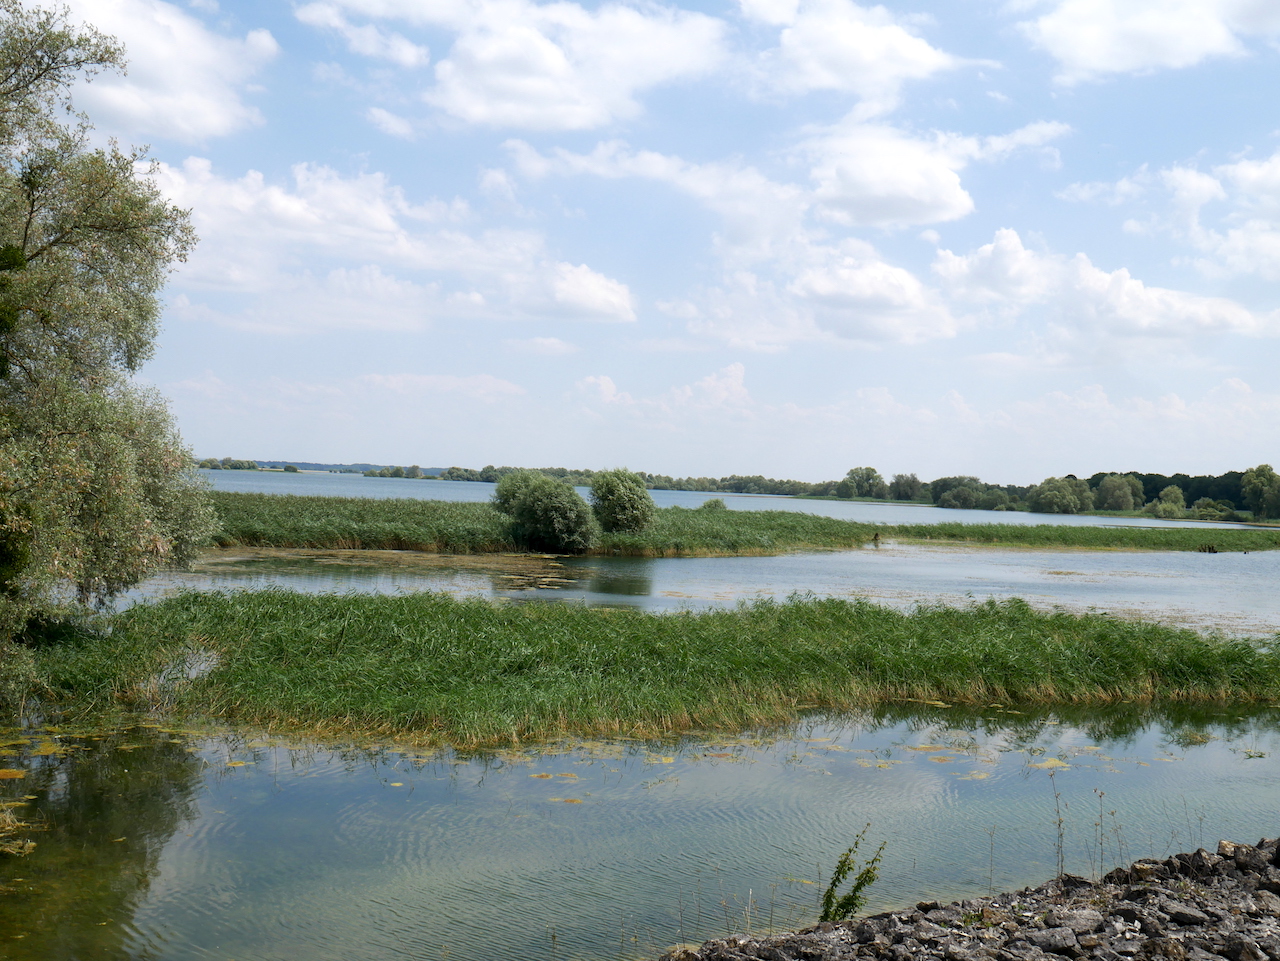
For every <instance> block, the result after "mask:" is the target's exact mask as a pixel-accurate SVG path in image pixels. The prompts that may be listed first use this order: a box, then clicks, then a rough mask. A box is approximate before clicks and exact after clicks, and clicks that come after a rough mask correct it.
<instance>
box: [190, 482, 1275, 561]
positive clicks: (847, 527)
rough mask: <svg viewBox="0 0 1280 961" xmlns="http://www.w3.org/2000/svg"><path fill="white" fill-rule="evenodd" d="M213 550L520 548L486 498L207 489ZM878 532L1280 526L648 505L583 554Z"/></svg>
mask: <svg viewBox="0 0 1280 961" xmlns="http://www.w3.org/2000/svg"><path fill="white" fill-rule="evenodd" d="M212 497H213V503H214V506H215V508H216V509H217V512H218V517H219V528H218V531H217V533H216V534H215V535H214V542H215V543H216V544H218V545H219V546H221V547H235V546H244V547H283V548H313V549H321V550H323V549H334V550H360V549H367V550H412V551H431V552H438V553H447V554H483V553H495V552H496V553H502V552H509V551H518V550H520V547H519V545H518V544H517V542H516V540H515V538H514V536H513V533H512V530H511V521H510V518H508V517H506V516H505V515H503V514H501V513H499V512H498V511H496V510H495V509H494V508H493V506H492V505H490V504H487V503H477V504H468V503H456V502H452V501H423V500H414V499H401V500H376V499H372V498H355V497H298V496H295V495H279V494H240V493H229V492H225V491H215V492H213V494H212ZM876 533H879V534H880V536H881V537H882V538H899V539H907V540H916V541H943V542H955V543H971V544H990V545H999V546H1020V547H1049V548H1057V547H1082V548H1093V549H1125V550H1135V549H1142V550H1170V551H1196V550H1206V549H1208V548H1212V549H1214V550H1217V551H1255V550H1256V551H1260V550H1273V549H1275V548H1277V547H1280V530H1276V529H1262V530H1231V529H1226V528H1203V527H1189V528H1167V527H1166V528H1137V527H1077V526H1065V525H1051V524H1043V525H1036V526H1025V525H1015V524H953V523H940V524H898V525H874V524H860V523H854V522H852V521H844V520H839V519H837V518H833V517H822V516H819V515H817V514H803V513H799V512H796V511H705V510H688V509H685V508H681V507H666V508H661V509H659V510H657V511H656V512H655V514H654V521H653V524H652V525H651V526H650V527H649V529H648V530H646V531H643V532H642V533H639V534H602V535H601V536H600V537H599V539H598V540H597V542H596V546H595V547H594V548H593V549H592V551H591V553H594V554H606V555H621V556H632V557H691V556H708V555H720V554H735V555H736V554H781V553H785V552H787V551H796V550H840V549H847V548H852V547H859V546H861V545H864V544H866V543H868V542H870V541H871V539H872V538H873V537H874V536H875V534H876Z"/></svg>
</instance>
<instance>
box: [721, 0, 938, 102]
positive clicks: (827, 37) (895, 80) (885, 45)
mask: <svg viewBox="0 0 1280 961" xmlns="http://www.w3.org/2000/svg"><path fill="white" fill-rule="evenodd" d="M741 7H742V12H743V14H744V15H745V16H747V17H748V18H750V19H754V20H759V21H762V22H764V23H768V24H775V25H778V26H781V27H782V28H783V29H782V30H781V32H780V34H779V37H778V46H777V47H776V48H775V49H773V50H770V51H767V52H766V53H764V54H763V55H762V56H761V58H760V62H759V69H760V71H761V74H762V79H764V80H765V82H766V83H767V84H768V89H769V92H770V93H775V94H776V93H793V94H799V93H808V92H811V91H815V90H836V91H840V92H845V93H852V94H854V95H855V96H857V97H858V98H859V99H860V100H861V104H860V105H859V107H858V110H857V113H858V116H859V117H860V118H863V119H865V118H867V117H871V116H876V115H878V114H883V113H886V112H888V111H890V110H892V109H893V108H894V107H896V106H897V104H898V100H899V95H900V90H901V88H902V85H903V84H904V83H905V82H906V81H909V80H924V79H926V78H928V77H931V76H933V75H934V74H937V73H940V72H941V71H944V70H949V69H952V68H954V67H956V66H957V65H959V63H960V62H961V61H959V60H958V59H957V58H955V57H953V56H951V55H950V54H948V53H944V52H943V51H941V50H938V49H937V48H935V47H933V46H931V45H930V44H929V43H928V42H927V41H925V40H923V39H922V38H920V37H918V36H916V35H915V34H914V33H913V32H911V30H910V29H909V28H908V26H907V25H905V24H904V23H903V22H902V21H901V20H900V19H898V18H896V17H895V16H894V15H893V14H891V13H890V12H889V11H887V10H886V9H885V8H884V7H882V6H875V7H863V6H860V5H858V4H856V3H853V2H851V0H803V2H765V0H744V2H742V4H741Z"/></svg>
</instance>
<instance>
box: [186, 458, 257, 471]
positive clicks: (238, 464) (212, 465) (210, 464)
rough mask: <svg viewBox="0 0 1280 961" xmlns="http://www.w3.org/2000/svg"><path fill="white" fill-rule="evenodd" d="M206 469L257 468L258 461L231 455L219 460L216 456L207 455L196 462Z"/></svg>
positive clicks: (198, 465)
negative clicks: (239, 458)
mask: <svg viewBox="0 0 1280 961" xmlns="http://www.w3.org/2000/svg"><path fill="white" fill-rule="evenodd" d="M196 466H197V467H202V468H204V469H205V470H257V469H258V462H257V461H252V460H235V459H234V458H231V457H224V458H222V460H218V459H217V458H216V457H206V458H205V459H204V460H202V461H200V462H199V463H198V464H196Z"/></svg>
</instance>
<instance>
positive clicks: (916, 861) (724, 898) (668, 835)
mask: <svg viewBox="0 0 1280 961" xmlns="http://www.w3.org/2000/svg"><path fill="white" fill-rule="evenodd" d="M0 754H3V755H4V756H3V758H0V764H2V765H3V768H0V771H2V772H3V773H0V797H2V798H3V799H4V800H3V802H2V803H3V804H4V805H5V806H6V809H8V810H10V811H12V812H15V813H16V814H18V815H19V816H21V817H23V818H25V819H27V820H28V821H29V822H31V823H33V824H35V825H36V826H37V827H40V828H42V830H35V831H32V832H30V834H29V837H30V838H31V839H32V840H34V841H35V842H36V847H35V849H34V850H33V851H32V853H31V854H29V855H28V856H26V857H24V858H0V891H3V897H2V898H0V956H2V957H5V958H10V959H14V961H26V959H31V961H36V959H40V961H49V959H90V958H92V959H102V961H114V959H148V961H186V959H219V961H226V959H262V961H268V959H272V961H274V959H280V961H284V959H289V961H293V959H297V958H306V959H310V961H324V959H343V961H346V959H351V958H361V959H371V961H378V959H402V958H430V959H455V961H463V959H466V961H471V959H476V961H479V959H500V961H516V959H520V961H528V959H538V958H545V959H548V961H550V959H576V958H583V959H588V958H590V959H613V958H641V957H656V956H657V955H658V954H659V953H661V952H662V951H663V950H665V949H666V948H668V947H669V946H671V945H672V944H675V943H678V942H697V941H700V940H702V939H705V938H710V937H723V936H725V935H726V934H729V933H741V932H754V933H760V932H763V931H766V930H769V929H770V928H773V929H780V930H785V929H790V928H794V927H796V926H800V925H803V924H805V923H810V922H812V921H813V920H814V918H815V915H816V905H817V901H818V898H819V897H820V896H821V893H822V890H823V887H824V885H825V881H826V878H827V877H828V876H829V873H830V870H831V868H832V866H833V864H834V861H835V859H836V857H838V855H839V854H840V853H841V852H842V851H843V850H844V849H845V848H846V847H847V846H848V845H849V844H850V843H851V841H852V839H853V837H854V835H856V834H857V833H858V832H859V831H860V830H862V829H863V828H864V826H867V825H870V827H869V828H868V833H867V842H866V844H867V845H868V846H869V849H864V850H863V852H862V853H863V854H864V856H869V855H870V854H872V853H874V850H875V847H876V846H878V845H879V843H880V842H884V844H885V850H884V861H883V864H882V871H881V880H880V881H879V882H878V883H877V884H876V885H875V886H874V887H873V888H872V890H871V895H872V903H871V905H870V906H869V907H870V909H873V910H874V909H886V908H890V907H898V906H902V905H908V904H911V903H914V902H915V901H917V900H919V899H923V898H940V899H943V900H951V899H953V898H963V897H972V896H980V895H983V894H986V893H988V892H989V891H992V890H996V891H999V890H1010V889H1016V888H1018V887H1021V886H1024V885H1028V884H1033V883H1038V882H1039V881H1042V880H1045V879H1047V878H1049V877H1051V876H1052V875H1053V873H1054V871H1055V870H1056V864H1057V860H1058V856H1059V853H1061V856H1062V859H1063V861H1064V863H1065V865H1066V867H1067V869H1068V870H1070V871H1073V872H1075V873H1079V874H1083V875H1096V874H1098V873H1099V872H1101V871H1103V870H1105V869H1106V868H1108V867H1110V866H1113V865H1114V864H1117V863H1120V862H1122V861H1123V862H1125V863H1128V862H1129V861H1131V860H1133V859H1134V858H1136V857H1138V856H1144V855H1168V854H1170V853H1176V852H1178V851H1182V850H1192V849H1194V848H1195V847H1197V846H1201V845H1205V846H1209V847H1212V846H1213V844H1214V843H1215V841H1216V840H1217V839H1218V837H1219V836H1223V837H1228V838H1232V839H1240V840H1246V841H1250V842H1253V841H1256V840H1257V839H1258V838H1259V837H1261V836H1264V835H1265V836H1274V835H1275V833H1276V830H1277V827H1278V825H1277V823H1276V820H1275V783H1276V779H1277V776H1278V775H1280V712H1277V711H1276V710H1275V709H1272V710H1271V711H1269V712H1264V713H1261V714H1254V715H1252V716H1249V715H1232V716H1225V715H1223V714H1222V713H1220V712H1219V713H1217V714H1215V713H1213V712H1209V713H1202V714H1193V713H1186V714H1181V715H1172V716H1169V715H1166V716H1164V717H1160V718H1152V717H1145V716H1143V715H1141V714H1140V713H1136V712H1134V711H1133V710H1128V711H1126V709H1124V708H1120V709H1118V710H1116V711H1110V712H1099V711H1094V712H1092V713H1091V714H1089V715H1088V716H1079V715H1075V716H1073V715H1041V716H1034V715H1031V714H1023V713H1019V712H1017V711H1013V710H1010V709H1008V708H1006V707H1003V706H1000V705H991V706H988V707H986V708H983V709H981V710H979V711H978V712H976V713H960V709H958V708H945V707H928V706H923V705H921V706H918V707H916V708H914V709H911V710H909V711H906V712H902V711H900V712H898V713H897V714H882V715H880V716H871V715H868V716H858V717H847V718H815V719H812V720H811V721H809V722H806V723H803V724H801V725H799V726H797V727H795V728H793V729H791V730H788V731H781V732H751V733H747V734H743V735H740V736H731V737H710V738H692V737H691V738H684V739H681V740H678V741H671V742H638V741H628V740H615V741H597V742H573V743H567V744H562V745H553V746H548V747H545V748H542V749H537V750H511V751H505V752H496V753H491V754H483V755H473V756H460V755H456V754H452V753H448V752H445V753H438V754H436V753H420V752H415V751H413V750H409V749H398V748H396V747H394V746H387V745H382V746H359V745H354V746H345V747H339V746H333V745H307V744H301V743H296V742H293V743H291V742H287V741H280V740H276V739H272V738H269V737H255V736H254V735H253V734H252V733H251V732H244V731H228V730H220V729H208V730H178V729H170V728H166V727H163V726H161V725H159V724H151V725H144V726H139V727H134V728H131V729H123V730H112V731H76V730H71V729H59V730H47V729H33V730H26V731H12V732H7V733H6V734H5V735H4V736H3V739H2V740H0ZM1059 820H1061V823H1062V827H1063V833H1062V842H1061V844H1062V847H1061V852H1059V848H1058V844H1059V842H1058V823H1059Z"/></svg>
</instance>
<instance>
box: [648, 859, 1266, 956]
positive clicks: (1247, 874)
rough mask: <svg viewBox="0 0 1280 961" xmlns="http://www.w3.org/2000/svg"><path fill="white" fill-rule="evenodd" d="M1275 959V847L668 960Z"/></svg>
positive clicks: (735, 942)
mask: <svg viewBox="0 0 1280 961" xmlns="http://www.w3.org/2000/svg"><path fill="white" fill-rule="evenodd" d="M845 958H868V959H876V961H934V959H945V961H987V959H992V961H1062V959H1063V958H1072V959H1086V958H1087V959H1098V961H1152V959H1160V961H1188V959H1189V961H1221V959H1224V958H1225V959H1227V961H1280V841H1277V840H1275V839H1272V840H1265V839H1264V840H1262V841H1260V842H1259V843H1258V845H1257V846H1256V847H1254V846H1251V845H1248V844H1232V843H1231V842H1229V841H1221V842H1219V843H1218V853H1217V854H1211V853H1209V852H1208V851H1206V850H1204V849H1203V848H1201V849H1200V850H1198V851H1196V852H1194V853H1193V854H1179V855H1176V856H1175V857H1172V858H1169V859H1168V860H1166V861H1138V862H1136V863H1135V864H1133V866H1132V867H1129V868H1117V869H1116V870H1114V871H1112V872H1111V873H1110V874H1108V875H1107V876H1106V877H1104V878H1103V879H1102V880H1101V881H1099V882H1092V881H1087V880H1085V879H1084V878H1078V877H1075V876H1073V875H1069V874H1068V875H1063V876H1062V877H1060V878H1056V879H1055V880H1053V881H1049V882H1048V883H1046V884H1042V885H1040V886H1039V887H1038V888H1027V889H1026V890H1023V891H1019V892H1017V893H1015V894H1001V895H999V896H997V897H993V898H977V899H974V900H971V901H957V902H955V903H953V904H946V905H944V904H939V903H938V902H936V901H922V902H921V903H919V904H917V905H916V907H915V910H914V911H894V912H890V913H887V914H877V915H875V916H874V917H869V918H864V919H860V920H853V921H843V922H840V923H838V924H831V923H827V924H819V925H818V926H817V927H813V928H810V929H808V930H807V931H800V932H797V933H795V934H784V935H778V936H774V937H766V938H759V939H751V938H744V937H737V938H726V939H725V940H723V941H708V942H707V943H706V944H704V945H703V946H702V947H701V948H698V949H696V950H695V949H692V948H679V949H677V950H675V951H672V952H670V953H669V954H667V955H664V957H663V961H746V959H760V961H795V959H803V961H836V959H845Z"/></svg>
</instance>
